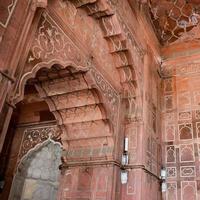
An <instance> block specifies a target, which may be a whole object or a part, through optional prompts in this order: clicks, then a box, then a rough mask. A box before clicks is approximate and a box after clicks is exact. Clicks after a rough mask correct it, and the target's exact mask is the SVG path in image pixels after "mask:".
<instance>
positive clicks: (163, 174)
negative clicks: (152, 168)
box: [160, 167, 167, 180]
mask: <svg viewBox="0 0 200 200" xmlns="http://www.w3.org/2000/svg"><path fill="white" fill-rule="evenodd" d="M166 178H167V171H166V168H165V167H162V168H161V170H160V179H161V180H166Z"/></svg>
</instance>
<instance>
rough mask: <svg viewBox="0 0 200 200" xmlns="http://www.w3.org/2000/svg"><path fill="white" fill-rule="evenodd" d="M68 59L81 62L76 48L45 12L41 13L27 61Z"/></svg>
mask: <svg viewBox="0 0 200 200" xmlns="http://www.w3.org/2000/svg"><path fill="white" fill-rule="evenodd" d="M55 58H57V59H61V60H65V59H70V60H73V61H76V62H77V63H78V64H80V63H81V61H82V58H81V54H80V52H78V49H77V48H76V47H75V46H74V44H73V43H72V42H71V41H70V39H69V38H68V37H67V36H66V35H65V34H64V33H63V32H62V30H61V29H60V28H59V27H58V26H57V25H56V22H54V21H53V20H52V19H51V18H50V16H49V15H48V14H47V13H43V15H42V18H41V24H40V27H39V28H38V33H37V36H36V38H35V40H34V42H33V45H32V48H31V53H30V55H29V57H28V63H32V62H35V61H36V60H37V61H41V60H42V61H47V60H51V59H55Z"/></svg>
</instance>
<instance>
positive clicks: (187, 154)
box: [180, 144, 194, 162]
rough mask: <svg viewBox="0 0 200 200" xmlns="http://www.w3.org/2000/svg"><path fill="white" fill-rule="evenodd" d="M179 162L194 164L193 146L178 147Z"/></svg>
mask: <svg viewBox="0 0 200 200" xmlns="http://www.w3.org/2000/svg"><path fill="white" fill-rule="evenodd" d="M180 162H194V146H193V144H182V145H180Z"/></svg>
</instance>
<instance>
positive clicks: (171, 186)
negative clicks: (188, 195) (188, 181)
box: [166, 182, 189, 200]
mask: <svg viewBox="0 0 200 200" xmlns="http://www.w3.org/2000/svg"><path fill="white" fill-rule="evenodd" d="M166 196H167V198H166V199H167V200H177V183H176V182H168V183H167V193H166ZM188 200H189V199H188Z"/></svg>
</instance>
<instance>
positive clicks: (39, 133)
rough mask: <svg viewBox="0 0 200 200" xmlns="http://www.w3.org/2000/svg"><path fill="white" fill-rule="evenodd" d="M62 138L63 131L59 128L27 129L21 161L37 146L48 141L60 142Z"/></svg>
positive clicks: (21, 151)
mask: <svg viewBox="0 0 200 200" xmlns="http://www.w3.org/2000/svg"><path fill="white" fill-rule="evenodd" d="M60 136H61V131H60V129H59V128H58V127H57V126H48V127H41V128H30V129H26V130H25V131H24V137H23V141H22V145H21V149H20V154H19V157H20V159H21V158H22V157H23V156H24V155H26V154H27V153H28V152H29V151H30V150H31V149H33V148H34V147H35V146H36V145H38V144H41V143H43V142H44V141H46V140H48V139H52V140H55V141H59V140H60Z"/></svg>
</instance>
